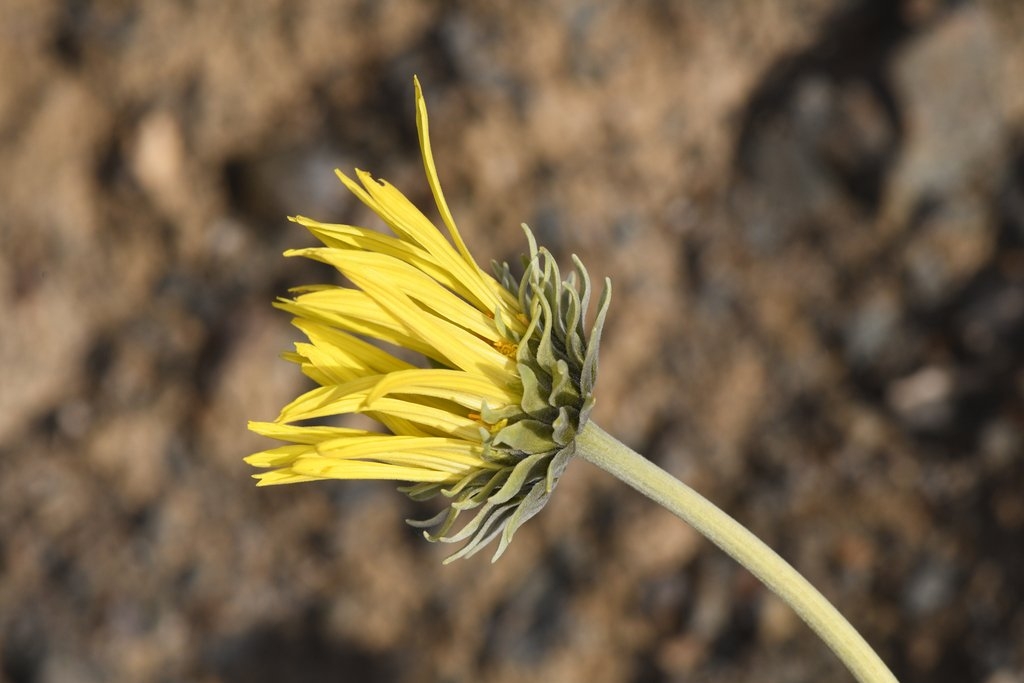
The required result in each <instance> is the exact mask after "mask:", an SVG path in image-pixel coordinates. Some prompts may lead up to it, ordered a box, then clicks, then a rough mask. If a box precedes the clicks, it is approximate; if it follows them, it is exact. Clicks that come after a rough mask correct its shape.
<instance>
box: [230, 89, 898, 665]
mask: <svg viewBox="0 0 1024 683" xmlns="http://www.w3.org/2000/svg"><path fill="white" fill-rule="evenodd" d="M416 123H417V128H418V131H419V140H420V149H421V151H422V154H423V166H424V169H425V170H426V174H427V181H428V183H429V184H430V189H431V192H432V193H433V196H434V201H435V203H436V204H437V208H438V211H439V212H440V214H441V219H442V221H443V222H444V225H445V228H446V230H447V232H448V236H449V237H450V238H451V242H449V241H448V239H446V238H445V237H444V236H443V235H442V233H441V232H440V231H438V229H437V228H436V227H435V226H434V224H433V223H431V221H430V220H429V219H428V218H427V217H426V216H424V215H423V213H421V212H420V211H419V209H417V208H416V207H415V206H413V204H412V203H411V202H410V201H409V200H408V199H406V197H405V196H404V195H403V194H402V193H401V192H399V191H398V190H396V189H395V188H394V187H392V186H391V185H389V184H388V183H386V182H384V181H382V180H375V179H374V178H373V177H372V176H370V175H369V174H368V173H365V172H363V171H358V170H357V171H356V178H357V179H358V182H357V181H356V180H353V179H351V178H349V177H348V176H346V175H345V174H343V173H341V172H338V177H339V178H340V179H341V182H342V183H344V185H345V186H346V187H347V188H348V189H349V190H350V191H351V192H352V193H353V194H355V195H356V197H358V198H359V199H360V200H361V201H362V202H363V203H364V204H366V205H367V206H368V207H370V209H372V210H373V211H374V212H375V213H376V214H377V215H378V216H380V218H381V219H382V220H383V221H384V222H385V223H386V224H387V226H388V227H389V228H390V229H391V231H392V232H393V233H394V234H393V235H386V234H382V233H379V232H376V231H373V230H368V229H366V228H361V227H356V226H351V225H336V224H330V223H320V222H318V221H315V220H312V219H309V218H303V217H301V216H300V217H296V218H292V219H291V220H293V221H294V222H296V223H299V224H300V225H303V226H305V227H306V228H307V229H308V230H309V231H310V232H312V233H313V234H314V235H315V236H316V237H317V238H318V239H319V240H320V241H321V242H322V243H323V245H324V246H322V247H316V248H311V249H297V250H292V251H288V252H286V255H288V256H304V257H306V258H311V259H315V260H317V261H322V262H324V263H326V264H329V265H331V266H334V267H335V268H336V269H337V270H338V271H339V272H340V273H341V274H342V275H344V276H345V277H346V278H348V280H349V281H351V282H352V284H354V285H355V287H354V288H348V287H339V286H335V285H315V286H308V287H300V288H298V289H295V290H293V292H292V293H293V295H294V296H293V297H292V298H284V299H280V300H279V301H278V302H277V303H276V304H275V305H276V306H277V307H278V308H281V309H283V310H285V311H288V312H289V313H291V314H292V315H293V316H294V320H293V323H294V324H295V326H296V327H298V328H299V329H300V330H302V331H303V332H304V333H305V335H306V337H307V338H308V341H306V342H300V343H297V344H296V345H295V351H294V352H292V353H287V354H285V357H286V358H287V359H288V360H291V361H294V362H295V363H298V364H299V365H300V366H301V368H302V371H303V372H304V373H305V374H306V375H308V376H309V377H310V378H311V379H313V380H314V381H315V382H316V383H317V384H318V385H319V386H318V387H317V388H315V389H313V390H311V391H308V392H306V393H305V394H303V395H302V396H300V397H298V398H297V399H295V400H294V401H292V402H291V403H290V404H288V405H287V406H285V407H284V409H283V410H282V411H281V414H280V415H279V416H278V417H277V419H276V420H275V421H274V422H251V423H249V427H250V429H252V430H253V431H255V432H257V433H259V434H262V435H264V436H268V437H271V438H274V439H277V440H279V441H283V442H285V443H286V445H283V446H278V447H276V448H270V449H268V450H264V451H261V452H259V453H254V454H253V455H250V456H249V457H247V458H246V462H248V463H249V464H251V465H254V466H256V467H262V468H268V469H267V471H264V472H261V473H259V474H256V475H254V476H255V477H256V478H257V479H258V480H259V485H261V486H266V485H270V484H291V483H296V482H303V481H313V480H318V479H391V480H396V481H401V482H405V483H406V486H404V487H403V488H402V490H403V491H405V492H406V493H407V494H408V495H409V496H411V497H412V498H414V499H417V500H421V499H426V498H432V497H434V496H437V495H441V496H444V497H447V498H448V499H450V501H451V502H450V505H449V506H448V507H447V509H445V510H443V511H442V512H441V513H440V514H438V515H437V516H436V517H434V518H432V519H428V520H424V521H419V522H410V524H413V525H414V526H418V527H423V528H425V529H431V530H430V531H425V532H424V535H425V536H426V537H427V538H428V539H429V540H431V541H442V542H447V543H459V542H462V543H464V545H463V546H462V547H461V549H459V550H458V551H457V552H455V554H454V555H452V556H451V557H449V558H448V560H447V561H451V560H454V559H456V558H458V557H465V556H468V555H472V554H473V553H475V552H477V551H479V550H480V549H481V548H483V547H484V546H486V545H487V544H489V543H490V542H491V541H493V540H495V539H496V538H498V537H499V536H500V541H499V543H498V547H497V550H496V551H495V553H494V559H497V558H498V557H499V556H500V555H501V554H502V553H503V552H504V551H505V549H506V548H507V547H508V544H509V542H510V541H511V540H512V537H513V535H514V534H515V532H516V530H517V529H519V527H520V526H522V524H523V523H524V522H526V521H527V520H528V519H530V518H531V517H532V516H533V515H535V514H537V512H538V511H540V509H541V508H542V507H543V506H544V504H545V503H546V502H547V500H548V498H549V497H550V496H551V493H552V491H553V490H554V488H555V485H556V484H557V482H558V478H559V477H560V476H561V474H562V471H563V470H564V469H565V466H566V464H567V463H568V461H569V460H570V459H571V458H572V457H574V456H578V457H580V458H583V459H585V460H587V461H589V462H591V463H593V464H594V465H597V466H598V467H600V468H602V469H604V470H606V471H607V472H609V473H611V474H612V475H614V476H616V477H617V478H619V479H621V480H622V481H623V482H625V483H626V484H628V485H630V486H632V487H633V488H635V489H637V490H638V491H640V492H641V493H643V494H644V495H646V496H648V497H649V498H651V499H652V500H654V501H655V502H657V503H659V504H660V505H662V506H664V507H665V508H666V509H668V510H669V511H671V512H672V513H673V514H675V515H677V516H678V517H680V518H681V519H683V520H685V521H686V522H688V523H690V524H691V525H693V527H694V528H696V529H697V530H698V531H700V532H701V533H702V534H704V535H705V536H706V537H707V538H708V539H710V540H711V541H712V542H714V543H715V544H716V545H717V546H718V547H720V548H721V549H722V550H724V551H725V552H726V553H728V554H729V555H731V556H732V557H733V558H735V559H736V560H737V561H738V562H740V563H741V564H742V565H743V566H744V567H746V568H747V569H748V570H750V572H751V573H753V574H754V575H755V576H757V577H758V578H759V579H761V581H763V582H764V583H765V585H766V586H768V587H769V588H771V589H772V590H773V591H775V592H776V593H777V594H778V595H779V596H780V597H782V598H783V599H784V600H785V601H786V602H787V603H788V604H789V605H790V606H791V607H793V609H794V610H795V611H796V613H797V614H798V615H800V617H801V618H802V619H803V620H804V621H805V622H806V623H807V624H808V625H809V626H810V627H811V628H812V629H813V630H814V631H815V632H816V633H817V634H818V635H819V636H821V638H822V639H823V640H824V641H825V642H826V643H827V644H828V646H829V647H830V648H832V650H833V651H834V652H835V653H836V654H837V655H838V656H839V658H840V659H841V660H842V661H843V663H844V664H846V666H847V668H849V669H850V671H851V672H852V673H853V674H854V676H855V677H856V678H857V680H859V681H862V682H863V683H894V682H895V681H896V678H895V677H894V676H893V675H892V673H891V672H890V671H889V670H888V668H886V666H885V664H884V663H883V662H882V660H881V659H879V657H878V655H876V654H875V652H874V651H873V650H872V649H871V647H870V646H869V645H868V644H867V643H866V642H865V641H864V639H863V638H861V636H860V635H859V634H858V633H857V631H856V630H854V628H853V627H852V626H851V625H850V624H849V622H847V621H846V620H845V619H844V618H843V617H842V615H840V614H839V612H838V611H836V609H835V608H834V607H833V606H832V605H831V604H830V603H829V602H828V600H826V599H825V598H824V596H822V595H821V593H819V592H818V591H817V590H815V588H814V587H813V586H811V584H810V583H808V582H807V580H806V579H804V578H803V577H802V576H801V575H800V574H799V573H798V572H797V571H796V570H795V569H793V567H791V566H790V565H789V564H787V563H786V562H785V560H783V559H782V558H780V557H779V556H778V555H776V554H775V553H774V552H773V551H772V550H771V549H770V548H768V547H767V546H766V545H765V544H764V543H763V542H761V541H760V540H759V539H758V538H756V537H755V536H754V535H753V534H751V533H750V532H749V531H748V530H747V529H745V528H744V527H743V526H742V525H740V524H739V523H737V522H736V521H735V520H733V519H732V518H731V517H729V516H728V515H727V514H725V513H724V512H722V510H720V509H719V508H717V507H715V506H714V505H713V504H712V503H710V502H709V501H707V500H706V499H704V498H703V497H702V496H701V495H700V494H698V493H697V492H696V491H694V490H692V489H690V488H689V487H688V486H686V485H685V484H683V483H682V482H680V481H678V480H677V479H675V478H674V477H672V476H671V475H670V474H668V473H667V472H665V471H664V470H662V469H661V468H659V467H658V466H657V465H654V464H653V463H651V462H650V461H648V460H646V459H645V458H644V457H643V456H641V455H639V454H638V453H636V452H634V451H632V450H631V449H629V448H628V447H626V446H625V445H623V444H622V443H620V442H619V441H617V440H616V439H614V438H613V437H612V436H610V435H609V434H608V433H607V432H605V431H603V430H602V429H601V428H600V427H598V426H597V425H596V424H594V423H593V422H591V421H589V416H590V411H591V408H592V407H593V405H594V396H593V391H594V382H595V380H596V377H597V355H598V343H599V340H600V336H601V328H602V326H603V324H604V319H605V314H606V312H607V310H608V302H609V297H610V293H611V283H610V282H609V281H608V280H605V285H604V290H603V293H602V295H601V298H600V301H599V303H598V305H597V312H596V314H595V316H594V321H593V323H592V325H591V327H590V329H589V331H588V330H587V325H586V323H585V319H586V318H587V310H588V307H589V303H590V298H591V283H590V278H589V277H588V275H587V271H586V269H585V268H584V267H583V264H582V263H580V261H579V259H576V258H575V257H574V265H575V268H574V271H573V272H572V273H570V274H569V276H568V277H567V278H566V279H565V280H564V281H563V280H562V279H561V276H560V274H559V271H558V266H557V265H556V264H555V261H554V259H553V258H552V256H551V254H550V253H548V251H547V250H545V249H543V248H538V246H537V244H536V242H535V241H534V239H533V235H532V234H531V233H530V231H529V229H528V228H525V226H524V229H525V230H526V237H527V240H528V242H529V247H530V253H529V256H528V257H527V258H525V259H524V264H523V265H524V270H525V274H524V275H523V277H522V278H521V279H518V280H517V279H516V278H514V277H513V276H512V273H511V270H510V268H509V267H508V265H507V264H502V265H501V266H496V268H495V273H496V277H492V276H490V275H488V274H487V273H485V272H484V271H483V270H481V269H480V267H479V266H478V265H477V264H476V261H474V260H473V257H472V256H471V255H470V253H469V251H468V250H467V249H466V245H465V243H464V242H463V241H462V238H461V236H460V235H459V231H458V229H457V228H456V227H455V221H454V220H453V219H452V215H451V212H450V211H449V209H448V205H447V203H446V202H445V200H444V194H443V193H442V192H441V185H440V183H439V181H438V176H437V170H436V168H435V166H434V159H433V155H432V154H431V150H430V138H429V131H428V126H427V110H426V106H425V104H424V101H423V95H422V92H421V91H420V85H419V82H418V81H417V82H416ZM367 339H370V340H376V342H378V345H375V344H372V343H370V342H369V341H367ZM382 345H383V346H382ZM385 347H396V348H397V349H405V350H406V351H411V352H414V353H415V354H418V355H419V356H421V357H422V358H423V359H424V363H423V365H425V367H420V366H417V365H414V364H412V363H409V362H408V361H406V360H403V359H402V358H399V357H398V355H395V354H392V353H390V352H389V351H387V350H385ZM350 413H361V414H364V415H367V416H369V417H371V418H373V419H375V420H376V421H378V422H379V423H380V424H381V425H382V426H383V427H385V428H386V429H387V430H389V431H390V432H391V433H390V434H382V433H378V432H371V431H365V430H360V429H353V428H349V427H339V426H331V425H324V424H309V421H315V420H323V418H328V417H332V416H337V415H345V414H350ZM467 512H472V516H471V518H470V519H469V520H468V521H466V522H465V523H464V524H462V525H461V527H459V528H458V529H457V530H455V525H456V523H457V521H458V518H459V517H460V516H461V515H462V514H463V513H467Z"/></svg>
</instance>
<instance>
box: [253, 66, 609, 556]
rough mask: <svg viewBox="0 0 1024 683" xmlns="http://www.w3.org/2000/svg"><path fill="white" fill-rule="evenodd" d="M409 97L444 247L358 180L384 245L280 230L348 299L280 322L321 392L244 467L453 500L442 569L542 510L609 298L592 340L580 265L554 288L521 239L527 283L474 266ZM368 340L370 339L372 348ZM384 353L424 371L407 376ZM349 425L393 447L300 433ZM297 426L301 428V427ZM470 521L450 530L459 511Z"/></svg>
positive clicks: (275, 480)
mask: <svg viewBox="0 0 1024 683" xmlns="http://www.w3.org/2000/svg"><path fill="white" fill-rule="evenodd" d="M415 87H416V123H417V129H418V131H419V140H420V149H421V152H422V155H423V166H424V169H425V170H426V174H427V181H428V183H429V185H430V189H431V192H432V194H433V196H434V200H435V202H436V204H437V208H438V211H439V212H440V214H441V219H442V221H443V222H444V225H445V228H446V229H447V232H448V235H449V237H450V238H451V242H449V241H448V239H446V238H445V237H444V235H443V234H442V233H441V232H440V231H439V230H438V229H437V228H436V227H435V226H434V224H433V223H432V222H431V221H430V220H429V219H428V218H427V217H426V216H425V215H424V214H423V213H422V212H420V210H419V209H417V208H416V207H415V206H414V205H413V204H412V203H411V202H410V201H409V200H408V199H407V198H406V197H405V196H404V195H403V194H402V193H401V192H399V191H398V190H396V189H395V188H394V187H392V186H391V185H389V184H388V183H386V182H385V181H383V180H376V179H374V178H373V177H372V176H371V175H370V174H368V173H366V172H363V171H359V170H357V171H356V178H357V179H358V182H357V181H356V180H353V179H352V178H349V177H348V176H346V175H345V174H343V173H341V172H340V171H339V172H338V177H339V178H340V179H341V182H342V183H343V184H344V185H345V186H346V187H347V188H348V189H349V190H350V191H351V192H352V193H353V194H354V195H355V196H356V197H358V198H359V199H360V201H362V202H363V203H364V204H366V205H367V206H368V207H369V208H370V209H372V210H373V211H374V212H375V213H376V214H377V215H378V216H380V218H381V219H382V220H383V221H384V222H385V223H386V224H387V226H388V227H389V228H390V229H391V231H392V232H393V233H394V235H393V236H392V235H386V234H383V233H380V232H377V231H373V230H369V229H367V228H362V227H356V226H351V225H338V224H329V223H320V222H318V221H314V220H311V219H309V218H304V217H301V216H299V217H295V218H292V219H291V220H292V221H294V222H296V223H299V224H300V225H302V226H304V227H306V228H307V229H308V230H309V231H310V232H312V233H313V234H314V235H315V236H316V237H317V238H318V239H319V240H320V241H321V242H322V243H323V245H324V246H322V247H316V248H309V249H295V250H290V251H288V252H285V255H286V256H304V257H306V258H311V259H315V260H317V261H321V262H323V263H326V264H329V265H331V266H333V267H335V268H336V269H337V270H338V271H339V272H340V273H341V274H342V275H344V276H345V277H346V278H347V279H348V280H349V281H350V282H351V283H352V284H353V285H355V287H354V288H352V287H340V286H335V285H314V286H307V287H300V288H296V289H294V290H292V294H293V295H294V296H293V297H292V298H285V299H280V300H279V301H277V302H276V303H275V305H276V306H277V307H278V308H281V309H283V310H285V311H288V312H289V313H291V314H292V315H294V316H295V317H294V320H293V323H294V325H295V326H296V327H298V328H299V329H300V330H302V332H303V333H305V335H306V337H307V338H308V341H306V342H300V343H297V344H296V345H295V351H294V352H292V353H287V354H285V357H286V358H287V359H288V360H291V361H294V362H295V363H297V364H299V365H300V366H301V368H302V371H303V372H304V373H305V374H306V375H307V376H309V377H310V378H311V379H313V380H314V381H315V382H316V383H317V384H318V385H319V386H318V387H317V388H315V389H313V390H311V391H308V392H306V393H305V394H303V395H302V396H299V397H298V398H297V399H295V400H294V401H292V402H291V403H289V404H288V405H287V406H285V407H284V409H283V410H282V411H281V414H280V415H279V416H278V417H277V419H276V420H275V421H274V422H251V423H250V424H249V427H250V429H252V430H253V431H255V432H257V433H259V434H262V435H264V436H268V437H271V438H274V439H277V440H279V441H283V442H286V444H287V445H284V446H279V447H277V448H271V449H268V450H265V451H261V452H259V453H254V454H253V455H250V456H249V457H247V458H246V462H248V463H249V464H251V465H254V466H256V467H263V468H270V469H269V470H268V471H265V472H261V473H259V474H256V475H254V476H255V477H256V478H257V479H258V480H259V485H261V486H265V485H270V484H290V483H296V482H303V481H312V480H317V479H391V480H396V481H402V482H407V485H406V486H404V487H403V488H402V490H403V491H405V492H406V493H407V494H408V495H409V496H411V497H412V498H414V499H417V500H421V499H426V498H431V497H433V496H435V495H438V494H440V495H442V496H445V497H447V498H449V499H450V500H451V504H450V505H449V506H448V508H447V509H445V510H444V511H442V512H441V513H440V514H439V515H437V516H436V517H434V518H432V519H429V520H425V521H421V522H410V524H413V525H415V526H420V527H423V528H433V531H426V532H424V533H425V535H426V537H427V538H428V539H430V540H435V541H444V542H462V541H465V542H466V543H465V545H464V546H463V547H462V548H461V549H460V550H459V551H458V552H456V553H455V554H454V555H452V556H451V557H450V558H449V560H452V559H455V558H457V557H462V556H468V555H471V554H473V553H475V552H476V551H477V550H479V549H480V548H482V547H483V546H485V545H487V544H488V543H490V542H491V541H492V540H493V539H495V538H496V537H498V536H499V535H500V536H501V540H500V543H499V546H498V549H497V551H496V553H495V555H494V557H495V559H496V558H497V557H498V556H499V555H501V553H502V552H504V550H505V548H506V547H507V546H508V543H509V542H510V541H511V539H512V536H513V534H514V533H515V531H516V530H517V529H518V528H519V527H520V526H521V525H522V524H523V523H524V522H525V521H526V520H527V519H529V518H530V517H532V516H533V515H534V514H536V513H537V512H538V511H539V510H540V509H541V508H542V507H543V506H544V504H545V503H546V502H547V500H548V497H549V496H550V495H551V492H552V490H553V489H554V487H555V484H556V483H557V481H558V478H559V476H560V475H561V473H562V471H563V470H564V468H565V466H566V464H567V463H568V461H569V459H570V458H571V457H572V456H573V454H574V452H575V437H576V435H577V434H578V433H579V432H580V430H581V429H582V428H583V426H584V425H585V424H586V422H587V419H588V416H589V413H590V410H591V407H592V406H593V403H594V399H593V387H594V382H595V379H596V374H597V350H598V340H599V338H600V333H601V327H602V325H603V322H604V316H605V311H606V310H607V307H608V301H609V297H610V292H611V287H610V283H609V282H608V281H607V280H606V281H605V287H604V291H603V294H602V297H601V300H600V303H599V304H598V310H597V314H596V316H595V320H594V323H593V326H592V328H591V330H590V331H589V333H587V331H586V330H585V322H584V320H585V318H586V312H587V308H588V303H589V299H590V292H591V286H590V279H589V277H588V275H587V271H586V269H585V268H584V267H583V264H582V263H580V261H579V259H577V258H576V257H573V260H574V264H575V269H574V272H573V273H570V275H569V276H568V278H567V279H566V280H565V281H564V282H563V281H562V280H561V279H560V276H559V271H558V267H557V265H556V264H555V261H554V259H553V257H552V256H551V254H550V253H549V252H548V251H547V250H545V249H543V248H538V247H537V244H536V242H535V241H534V239H533V236H532V234H531V233H530V231H529V229H528V228H526V226H523V227H524V229H525V230H526V235H527V239H528V241H529V247H530V254H529V257H528V258H524V268H525V274H524V275H523V277H522V278H521V279H516V278H514V277H513V275H512V273H511V270H510V268H509V267H508V265H507V264H502V265H500V266H497V265H496V266H495V272H496V277H492V276H491V275H488V274H487V273H485V272H484V271H483V270H482V269H481V268H480V267H479V266H478V265H477V263H476V261H474V260H473V257H472V256H471V255H470V253H469V251H468V250H467V249H466V245H465V243H464V242H463V240H462V238H461V236H460V235H459V231H458V229H457V228H456V227H455V221H454V220H453V218H452V214H451V211H449V209H448V205H447V203H446V202H445V199H444V194H443V193H442V191H441V185H440V182H439V181H438V175H437V169H436V168H435V166H434V160H433V155H432V153H431V150H430V139H429V135H428V127H427V110H426V105H425V103H424V100H423V95H422V92H421V90H420V85H419V82H418V81H416V82H415ZM368 340H375V341H376V342H377V344H373V343H371V342H370V341H368ZM388 348H396V349H407V350H409V351H412V352H415V353H416V354H418V355H420V356H422V357H423V358H424V359H425V362H424V365H426V367H419V366H416V365H413V364H411V363H409V362H407V361H405V360H402V359H400V358H399V357H398V356H397V355H394V354H392V353H390V352H389V351H388V350H386V349H388ZM347 413H361V414H364V415H367V416H369V417H371V418H373V419H374V420H376V421H378V422H380V423H381V424H382V425H383V426H384V427H385V428H387V429H388V430H390V432H391V433H390V434H383V433H378V432H371V431H365V430H361V429H353V428H348V427H339V426H332V425H324V424H310V423H309V421H315V420H322V419H323V418H327V417H330V416H335V415H344V414H347ZM300 423H301V424H300ZM470 510H473V511H475V514H474V515H473V517H472V519H471V520H470V521H468V522H467V523H465V524H464V525H463V526H462V527H461V528H459V529H458V531H455V532H454V533H453V532H452V530H453V528H454V525H455V522H456V520H457V518H458V517H459V516H460V514H461V513H463V512H467V511H470Z"/></svg>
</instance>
